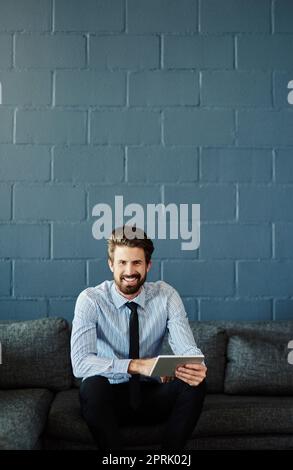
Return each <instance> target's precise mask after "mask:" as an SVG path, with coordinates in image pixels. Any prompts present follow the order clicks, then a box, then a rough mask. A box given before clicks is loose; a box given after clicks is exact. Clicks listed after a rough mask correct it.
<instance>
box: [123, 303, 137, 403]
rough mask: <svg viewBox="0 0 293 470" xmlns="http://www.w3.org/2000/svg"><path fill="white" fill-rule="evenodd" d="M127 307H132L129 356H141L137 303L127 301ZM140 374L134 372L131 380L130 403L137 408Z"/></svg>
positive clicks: (135, 357) (131, 357)
mask: <svg viewBox="0 0 293 470" xmlns="http://www.w3.org/2000/svg"><path fill="white" fill-rule="evenodd" d="M126 305H127V307H128V308H130V310H131V314H130V320H129V358H130V359H138V358H139V328H138V315H137V303H135V302H127V303H126ZM139 377H140V376H139V374H133V376H132V377H131V379H130V381H129V393H130V404H131V406H132V408H133V409H137V408H138V407H139V405H140V390H139V389H140V387H139Z"/></svg>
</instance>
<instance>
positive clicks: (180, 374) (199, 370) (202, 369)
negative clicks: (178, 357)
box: [175, 364, 207, 387]
mask: <svg viewBox="0 0 293 470" xmlns="http://www.w3.org/2000/svg"><path fill="white" fill-rule="evenodd" d="M206 375H207V368H206V366H205V365H204V364H185V365H184V366H179V367H177V369H176V370H175V377H177V378H178V379H180V380H183V382H186V383H187V384H188V385H191V386H193V387H196V386H197V385H199V384H200V383H201V382H202V381H203V380H204V378H205V377H206Z"/></svg>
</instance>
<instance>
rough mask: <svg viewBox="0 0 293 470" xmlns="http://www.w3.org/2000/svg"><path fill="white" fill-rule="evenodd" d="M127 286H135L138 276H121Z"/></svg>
mask: <svg viewBox="0 0 293 470" xmlns="http://www.w3.org/2000/svg"><path fill="white" fill-rule="evenodd" d="M122 279H123V280H124V281H125V282H127V284H135V283H136V282H137V280H138V276H123V278H122Z"/></svg>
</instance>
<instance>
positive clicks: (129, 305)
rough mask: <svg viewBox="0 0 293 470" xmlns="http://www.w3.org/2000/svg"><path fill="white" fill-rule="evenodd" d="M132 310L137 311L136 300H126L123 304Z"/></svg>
mask: <svg viewBox="0 0 293 470" xmlns="http://www.w3.org/2000/svg"><path fill="white" fill-rule="evenodd" d="M125 305H126V306H127V307H128V308H130V310H131V311H132V312H134V313H135V312H137V303H136V302H127V303H126V304H125Z"/></svg>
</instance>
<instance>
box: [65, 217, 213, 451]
mask: <svg viewBox="0 0 293 470" xmlns="http://www.w3.org/2000/svg"><path fill="white" fill-rule="evenodd" d="M125 227H126V228H125ZM129 229H131V230H133V229H132V228H129V226H124V227H122V228H119V229H117V230H115V229H114V230H113V232H112V235H111V237H110V239H109V240H108V263H109V267H110V269H111V271H112V272H113V277H114V280H113V281H104V282H102V283H101V284H99V285H97V286H96V287H89V288H87V289H85V290H84V291H83V292H81V294H80V295H79V297H78V299H77V302H76V307H75V313H74V320H73V325H72V336H71V360H72V365H73V372H74V375H75V376H76V377H82V378H83V381H82V384H81V387H80V403H81V411H82V415H83V417H84V419H85V421H86V422H87V424H88V426H89V429H90V431H91V432H92V434H93V436H94V439H95V441H96V443H97V445H98V447H99V449H101V450H103V451H105V450H109V449H119V448H122V447H123V444H124V443H123V442H122V436H121V433H120V426H122V425H125V424H127V423H130V422H136V423H154V422H155V421H157V422H159V421H164V422H165V424H164V432H163V434H162V441H161V448H162V449H172V450H175V449H183V448H184V446H185V444H186V442H187V440H188V438H189V437H190V436H191V433H192V431H193V429H194V427H195V425H196V423H197V421H198V418H199V416H200V413H201V409H202V405H203V400H204V396H205V376H206V367H205V365H204V364H186V365H185V366H181V367H179V368H177V369H176V372H175V377H161V378H160V379H155V378H151V377H149V375H150V371H151V369H152V366H153V364H154V361H155V358H156V356H157V355H158V354H159V352H160V348H161V346H162V342H163V338H164V335H165V332H166V329H168V334H169V338H168V339H169V344H170V346H171V348H172V350H173V352H174V354H178V355H193V354H201V351H200V350H199V349H198V348H197V346H196V344H195V341H194V338H193V334H192V331H191V328H190V326H189V323H188V319H187V315H186V312H185V310H184V306H183V303H182V300H181V298H180V297H179V295H178V293H177V291H176V290H175V289H173V288H172V287H171V286H170V285H168V284H167V283H166V282H163V281H158V282H146V277H147V273H148V271H149V270H150V268H151V264H152V262H151V255H152V253H153V251H154V246H153V242H152V241H151V240H150V239H149V238H148V237H147V235H146V234H145V233H144V232H143V231H139V229H137V228H134V230H135V231H136V232H135V233H136V238H133V237H130V236H128V237H127V233H129ZM173 379H174V380H173Z"/></svg>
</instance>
